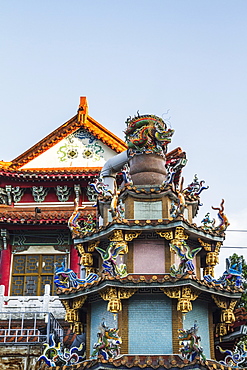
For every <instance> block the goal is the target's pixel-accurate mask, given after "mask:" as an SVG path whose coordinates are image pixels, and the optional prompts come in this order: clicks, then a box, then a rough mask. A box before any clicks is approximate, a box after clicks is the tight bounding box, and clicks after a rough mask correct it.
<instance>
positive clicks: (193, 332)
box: [178, 323, 206, 361]
mask: <svg viewBox="0 0 247 370" xmlns="http://www.w3.org/2000/svg"><path fill="white" fill-rule="evenodd" d="M197 332H198V325H197V324H196V323H195V324H194V326H192V328H190V329H188V330H185V329H179V330H178V339H179V340H180V341H181V342H182V345H183V347H182V348H181V353H182V356H183V357H184V358H186V359H187V360H188V361H193V360H194V359H195V358H196V357H199V358H201V359H202V360H203V361H206V357H205V355H204V354H203V348H202V347H201V346H200V340H201V338H200V337H199V336H198V335H197Z"/></svg>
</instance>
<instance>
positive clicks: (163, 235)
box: [156, 230, 173, 240]
mask: <svg viewBox="0 0 247 370" xmlns="http://www.w3.org/2000/svg"><path fill="white" fill-rule="evenodd" d="M156 234H158V235H159V236H160V237H161V238H165V239H166V240H172V239H173V232H172V230H170V231H158V230H156Z"/></svg>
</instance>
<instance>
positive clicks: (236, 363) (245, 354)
mask: <svg viewBox="0 0 247 370" xmlns="http://www.w3.org/2000/svg"><path fill="white" fill-rule="evenodd" d="M216 348H217V349H218V350H219V351H220V353H222V354H225V355H226V357H225V358H224V361H220V363H221V364H222V365H224V366H230V367H237V368H239V367H242V366H243V365H247V348H246V345H245V344H244V343H240V344H239V346H238V348H237V349H236V350H235V351H234V352H232V351H230V350H229V349H226V350H224V349H222V348H221V347H220V346H217V347H216ZM244 368H245V369H246V366H245V367H244Z"/></svg>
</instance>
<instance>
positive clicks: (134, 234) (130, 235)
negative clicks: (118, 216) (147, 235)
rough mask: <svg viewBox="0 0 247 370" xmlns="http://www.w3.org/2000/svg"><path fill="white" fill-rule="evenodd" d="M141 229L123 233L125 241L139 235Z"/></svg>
mask: <svg viewBox="0 0 247 370" xmlns="http://www.w3.org/2000/svg"><path fill="white" fill-rule="evenodd" d="M141 233H142V232H141V231H131V232H126V233H125V234H124V239H125V240H126V241H127V242H131V241H132V240H133V239H135V238H137V237H138V236H139V235H141Z"/></svg>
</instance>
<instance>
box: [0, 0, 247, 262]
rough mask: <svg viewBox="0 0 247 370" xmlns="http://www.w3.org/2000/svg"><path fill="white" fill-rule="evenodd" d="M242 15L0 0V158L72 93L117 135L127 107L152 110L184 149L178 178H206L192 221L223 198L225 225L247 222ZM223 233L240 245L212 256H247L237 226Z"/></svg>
mask: <svg viewBox="0 0 247 370" xmlns="http://www.w3.org/2000/svg"><path fill="white" fill-rule="evenodd" d="M246 17H247V1H246V0H231V1H230V0H148V1H147V0H87V1H85V0H70V1H67V0H66V1H65V0H59V1H58V0H42V1H41V0H40V1H38V0H37V1H33V0H29V1H28V0H22V1H20V0H8V1H6V0H5V1H4V0H2V1H1V11H0V30H1V32H0V45H1V69H0V83H1V90H0V95H1V96H0V122H1V155H0V160H5V161H9V160H12V159H14V158H15V157H16V156H18V155H19V154H21V153H22V152H24V151H25V150H27V149H28V148H29V147H31V146H32V145H33V144H35V143H36V142H37V141H39V140H40V139H42V138H43V137H44V136H45V135H47V134H48V133H50V132H51V131H53V130H54V129H55V128H56V127H58V126H60V125H61V124H62V123H64V122H65V121H67V120H68V119H70V118H71V117H72V116H74V115H75V114H76V111H77V108H78V103H79V97H80V96H87V98H88V102H89V114H90V115H91V116H92V117H93V118H95V119H96V120H97V121H98V122H100V123H101V124H103V125H104V126H105V127H106V128H108V129H109V130H111V131H112V132H114V133H115V134H117V135H118V136H120V137H122V138H123V133H122V131H123V130H124V128H125V123H124V122H125V119H126V118H127V117H128V116H129V115H132V116H133V115H134V114H135V113H136V111H137V110H139V111H140V114H144V113H150V114H156V115H158V116H163V118H164V119H168V120H169V122H170V123H171V126H172V128H174V129H175V134H174V137H173V141H172V144H170V147H169V149H170V150H172V149H174V148H175V147H177V146H181V147H182V148H183V149H184V150H185V151H186V152H187V156H188V159H189V162H188V164H187V167H186V168H185V170H184V177H185V185H187V184H188V183H190V182H191V181H192V179H193V175H194V174H195V173H196V174H198V177H199V178H200V179H204V180H205V181H206V184H207V185H209V186H210V188H209V190H207V191H205V192H204V193H203V194H202V197H201V200H202V203H203V204H204V206H203V207H202V209H201V210H200V214H199V217H198V218H197V219H196V220H195V221H196V222H197V223H198V224H200V221H201V219H202V217H203V216H204V215H205V214H206V213H207V212H208V211H210V207H211V205H213V206H215V207H217V206H219V204H220V202H221V199H222V198H224V199H225V211H226V214H227V215H228V218H229V220H230V223H231V226H230V227H229V229H231V230H247V225H246V223H247V221H246V220H247V199H246V180H247V174H246V172H247V171H246V157H247V156H246V139H247V135H246V130H247V128H246V122H247V106H246V96H247V73H246V68H247V48H246V45H247V40H246V39H247V23H246ZM167 110H169V112H168V114H166V112H167ZM211 216H212V217H213V216H214V217H217V216H216V212H215V211H211ZM225 245H226V246H235V247H246V249H239V250H237V249H234V250H230V249H222V258H221V261H224V258H225V256H227V255H229V254H231V253H232V252H233V251H236V252H238V253H240V254H241V253H243V254H244V255H245V257H246V258H247V233H246V232H242V233H239V232H234V231H228V232H227V240H226V242H225ZM221 266H222V268H224V262H221Z"/></svg>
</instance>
